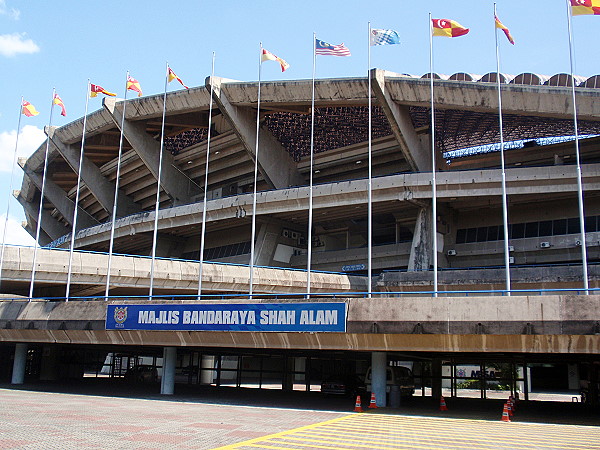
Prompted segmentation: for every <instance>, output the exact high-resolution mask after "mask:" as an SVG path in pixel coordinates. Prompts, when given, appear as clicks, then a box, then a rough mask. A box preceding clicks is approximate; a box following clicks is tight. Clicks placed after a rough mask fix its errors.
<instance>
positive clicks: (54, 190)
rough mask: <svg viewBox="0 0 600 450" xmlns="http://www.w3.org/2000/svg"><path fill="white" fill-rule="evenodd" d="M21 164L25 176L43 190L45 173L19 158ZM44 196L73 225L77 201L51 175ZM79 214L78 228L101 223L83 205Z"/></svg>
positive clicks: (47, 179)
mask: <svg viewBox="0 0 600 450" xmlns="http://www.w3.org/2000/svg"><path fill="white" fill-rule="evenodd" d="M19 165H20V166H21V168H22V169H23V171H24V172H25V176H27V177H29V179H30V180H31V181H32V182H33V184H34V185H35V186H36V187H37V188H38V189H39V190H40V192H41V190H42V182H43V175H42V174H39V173H37V172H34V171H33V170H31V169H30V168H29V166H28V165H27V164H26V163H25V164H22V161H21V160H19ZM44 197H45V198H47V199H48V200H50V202H51V203H52V204H53V205H54V207H55V208H56V209H57V211H58V212H59V213H61V214H62V216H63V218H64V219H65V221H66V222H68V223H69V224H71V225H72V224H73V214H74V212H75V203H74V202H73V200H71V199H70V198H69V197H68V196H67V193H66V192H65V191H64V190H62V189H61V188H60V187H58V185H57V184H56V183H55V182H54V181H52V180H51V179H50V177H46V185H45V187H44ZM77 216H78V218H77V229H78V230H81V229H83V228H88V227H93V226H94V225H98V223H99V222H98V221H97V220H96V219H94V218H93V217H92V216H90V215H89V214H88V212H87V211H86V210H84V209H82V208H81V207H80V208H79V212H78V213H77Z"/></svg>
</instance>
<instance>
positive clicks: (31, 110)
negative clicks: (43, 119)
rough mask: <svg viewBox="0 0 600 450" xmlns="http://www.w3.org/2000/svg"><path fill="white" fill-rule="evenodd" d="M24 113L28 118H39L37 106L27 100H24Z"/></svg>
mask: <svg viewBox="0 0 600 450" xmlns="http://www.w3.org/2000/svg"><path fill="white" fill-rule="evenodd" d="M22 112H23V114H25V115H26V116H27V117H32V116H37V115H38V114H39V112H38V110H37V109H35V106H33V105H32V104H31V103H29V102H26V101H25V100H23V105H22Z"/></svg>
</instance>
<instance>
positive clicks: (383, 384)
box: [371, 352, 387, 407]
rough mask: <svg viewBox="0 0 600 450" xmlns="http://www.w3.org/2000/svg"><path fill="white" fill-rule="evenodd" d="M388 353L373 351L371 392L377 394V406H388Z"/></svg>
mask: <svg viewBox="0 0 600 450" xmlns="http://www.w3.org/2000/svg"><path fill="white" fill-rule="evenodd" d="M386 371H387V353H386V352H372V353H371V392H373V393H374V394H375V401H376V404H377V406H381V407H385V406H387V379H386V376H387V373H386Z"/></svg>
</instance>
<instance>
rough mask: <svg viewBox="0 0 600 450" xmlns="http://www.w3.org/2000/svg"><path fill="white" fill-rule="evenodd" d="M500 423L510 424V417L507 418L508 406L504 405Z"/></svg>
mask: <svg viewBox="0 0 600 450" xmlns="http://www.w3.org/2000/svg"><path fill="white" fill-rule="evenodd" d="M502 422H510V417H509V416H508V404H507V403H505V404H504V410H503V411H502Z"/></svg>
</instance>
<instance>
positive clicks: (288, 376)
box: [282, 358, 295, 391]
mask: <svg viewBox="0 0 600 450" xmlns="http://www.w3.org/2000/svg"><path fill="white" fill-rule="evenodd" d="M294 363H295V358H285V368H284V371H283V383H282V388H283V390H284V391H293V390H294V373H293V372H294V370H295V364H294Z"/></svg>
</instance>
